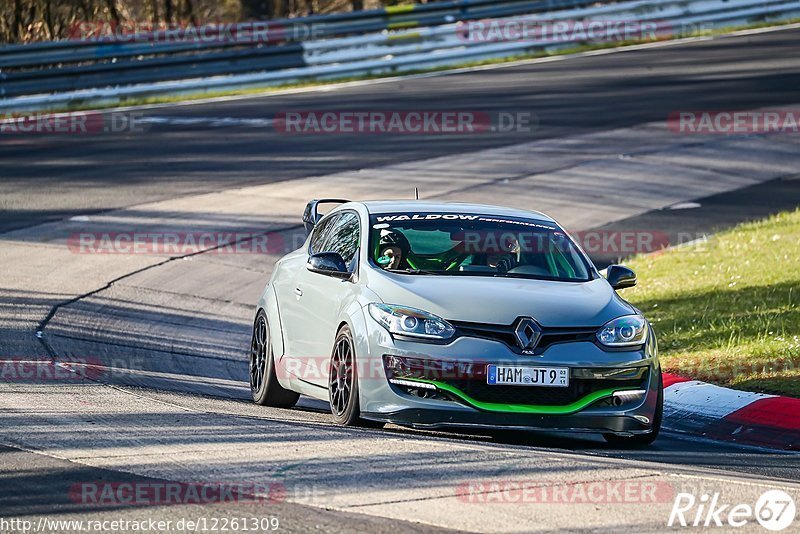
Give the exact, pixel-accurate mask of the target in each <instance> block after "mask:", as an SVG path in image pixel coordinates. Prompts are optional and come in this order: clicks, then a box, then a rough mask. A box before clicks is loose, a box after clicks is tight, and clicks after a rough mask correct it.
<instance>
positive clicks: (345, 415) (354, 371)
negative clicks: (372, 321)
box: [328, 325, 384, 428]
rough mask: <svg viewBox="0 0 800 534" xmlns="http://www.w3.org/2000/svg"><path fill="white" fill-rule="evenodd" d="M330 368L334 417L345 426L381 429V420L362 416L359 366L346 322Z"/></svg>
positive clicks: (335, 346) (329, 384) (329, 390)
mask: <svg viewBox="0 0 800 534" xmlns="http://www.w3.org/2000/svg"><path fill="white" fill-rule="evenodd" d="M329 365H330V367H329V369H328V371H329V373H328V399H329V401H330V404H331V413H332V414H333V419H334V421H335V422H336V424H338V425H342V426H361V427H369V428H380V427H382V426H383V425H384V423H381V422H379V421H370V420H367V419H362V418H361V409H360V407H359V398H358V397H359V395H358V393H359V389H358V366H357V365H356V352H355V344H354V343H353V335H352V334H351V333H350V327H349V326H347V325H345V326H342V328H340V329H339V332H338V333H337V334H336V340H335V341H334V342H333V351H332V352H331V360H330V364H329Z"/></svg>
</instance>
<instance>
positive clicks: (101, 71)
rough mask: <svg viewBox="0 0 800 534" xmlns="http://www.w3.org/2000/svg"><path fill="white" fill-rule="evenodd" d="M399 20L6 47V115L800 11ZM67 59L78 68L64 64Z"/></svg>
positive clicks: (733, 2)
mask: <svg viewBox="0 0 800 534" xmlns="http://www.w3.org/2000/svg"><path fill="white" fill-rule="evenodd" d="M400 8H401V9H395V10H392V8H387V9H385V10H375V11H363V12H356V13H343V14H336V15H327V16H322V15H316V16H313V17H306V18H299V19H290V20H289V23H291V24H293V25H294V26H293V28H295V30H297V29H298V28H301V27H303V28H304V31H305V32H306V34H308V32H309V29H311V30H312V32H311V33H312V34H313V35H315V37H316V38H314V39H310V40H300V41H294V40H292V38H293V36H295V35H299V33H292V32H288V33H287V32H285V33H283V34H282V35H283V36H284V41H283V42H281V43H280V44H266V45H265V44H264V43H246V44H244V45H243V44H242V43H237V42H213V43H198V42H192V43H159V41H160V40H161V39H162V37H163V36H159V35H158V34H153V35H152V37H153V40H152V42H145V43H142V42H138V41H137V42H134V43H120V42H115V41H103V42H89V41H83V42H77V43H76V42H75V41H59V42H53V43H41V44H37V45H14V46H10V47H4V48H0V97H2V98H0V108H2V109H20V110H22V109H30V107H37V106H63V105H67V104H70V103H73V102H82V101H112V102H114V101H119V100H120V99H124V98H126V97H127V98H129V97H135V96H145V95H155V94H177V93H197V92H207V91H218V90H223V89H226V88H244V87H257V86H269V85H278V84H285V83H292V82H297V81H302V80H308V79H323V80H324V79H332V78H342V77H348V76H359V75H373V74H385V73H388V72H403V71H408V70H415V69H424V68H432V67H442V66H448V65H454V64H458V63H463V62H466V61H478V60H484V59H492V58H499V57H509V56H514V55H521V54H527V53H531V52H535V51H542V50H553V49H558V48H564V47H574V46H576V45H578V44H584V43H586V42H587V41H586V40H585V39H576V40H564V39H559V40H554V39H535V38H534V39H525V40H518V41H503V40H500V41H488V42H487V41H486V40H481V39H471V38H469V37H468V36H466V34H465V31H467V29H468V28H469V26H468V25H466V26H465V24H464V23H465V21H475V20H485V19H492V21H493V22H496V23H497V24H499V25H503V24H508V23H510V22H514V23H520V24H524V23H530V24H535V23H542V22H543V21H548V22H551V23H552V22H556V21H586V20H607V21H608V20H617V21H623V20H627V21H637V22H638V23H643V22H649V23H651V24H652V26H653V27H654V28H656V31H657V33H658V34H659V35H661V36H664V35H667V34H669V35H675V34H681V33H683V32H684V31H685V29H686V28H687V27H690V28H696V27H697V25H703V27H719V26H731V25H740V24H746V23H750V22H754V21H763V20H777V19H786V18H794V17H797V16H800V0H633V1H623V2H619V3H614V4H606V5H599V6H598V5H596V4H595V3H593V2H590V1H587V0H500V1H498V0H458V1H453V2H441V3H438V4H421V5H413V6H400ZM409 13H411V14H413V17H412V18H409V17H408V14H409ZM395 15H403V16H404V17H405V18H404V19H402V20H400V19H395V18H393V17H394V16H395ZM509 16H512V17H513V18H507V17H509ZM428 17H430V18H428ZM286 22H287V21H273V22H271V23H270V25H271V26H272V27H275V25H276V24H284V23H286ZM376 24H377V26H373V25H376ZM303 25H305V26H303ZM314 28H316V29H314ZM364 28H369V29H367V30H365V29H364ZM292 31H294V30H292ZM320 35H322V36H324V37H325V38H318V37H319V36H320ZM332 36H333V37H332ZM596 37H597V36H596ZM603 37H604V36H603V35H600V38H599V39H598V40H601V41H602V40H603ZM26 47H30V48H26ZM71 47H72V48H71ZM67 55H69V56H71V57H70V61H66V60H62V59H59V58H62V57H63V56H67ZM75 63H77V64H75Z"/></svg>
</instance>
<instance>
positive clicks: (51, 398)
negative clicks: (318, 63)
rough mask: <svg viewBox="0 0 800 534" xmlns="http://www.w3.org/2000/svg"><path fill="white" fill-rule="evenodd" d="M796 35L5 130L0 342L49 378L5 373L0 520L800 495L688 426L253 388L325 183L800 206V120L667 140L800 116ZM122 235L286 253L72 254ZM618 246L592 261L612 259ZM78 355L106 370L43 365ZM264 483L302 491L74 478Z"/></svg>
mask: <svg viewBox="0 0 800 534" xmlns="http://www.w3.org/2000/svg"><path fill="white" fill-rule="evenodd" d="M798 49H800V29H786V30H782V31H773V32H765V33H757V34H749V35H742V36H735V37H734V36H729V37H723V38H715V39H705V40H697V41H693V42H687V43H680V44H669V45H660V46H654V47H649V48H645V49H639V50H630V51H624V52H617V53H610V54H607V53H603V54H592V55H584V56H581V57H573V58H566V59H559V60H554V61H548V62H536V63H528V64H523V65H516V66H506V67H503V68H494V69H486V70H477V71H475V72H465V73H460V74H451V75H436V76H420V77H410V78H403V79H397V80H389V81H385V82H381V83H370V84H363V85H356V86H352V87H344V88H337V89H332V90H324V91H305V92H296V93H292V94H281V95H273V96H267V97H252V98H246V99H238V98H237V99H230V100H225V101H218V102H208V103H195V104H190V105H172V106H162V107H156V108H152V109H143V110H137V111H136V113H141V114H142V119H143V121H144V124H146V126H147V127H146V131H144V132H132V133H117V134H85V135H55V134H53V135H32V134H29V135H22V134H20V135H11V134H3V135H2V136H0V198H1V199H2V201H1V202H0V206H2V212H0V265H1V266H2V268H1V269H2V270H1V271H0V273H2V275H1V276H0V357H2V358H5V359H8V358H14V359H22V360H25V361H31V362H36V363H34V364H33V365H35V366H38V367H40V368H41V369H42V373H41V375H37V376H40V379H39V380H36V379H33V380H27V379H12V380H0V428H2V430H0V459H2V462H0V480H2V482H3V483H2V484H0V516H6V517H9V516H25V517H30V518H37V517H39V516H41V515H42V514H49V515H51V516H53V517H59V518H82V517H83V518H98V519H118V518H138V519H142V518H162V519H169V518H176V517H201V516H202V517H222V516H241V517H244V516H247V517H251V516H254V517H262V516H265V515H268V516H274V517H278V518H279V519H280V522H281V530H288V531H297V532H301V531H303V532H305V531H308V530H310V529H312V528H320V529H326V530H328V529H329V530H331V531H334V532H338V531H341V532H347V531H353V530H358V531H375V532H384V531H387V532H388V531H397V530H400V531H434V530H438V529H444V528H453V529H457V530H473V531H513V530H521V531H552V530H557V529H562V528H563V529H569V530H581V529H592V528H596V529H598V530H601V531H602V530H609V529H622V528H626V529H632V531H642V532H644V531H662V530H665V529H666V528H667V527H666V524H667V519H668V516H669V510H670V507H671V504H672V500H671V499H665V500H663V501H660V502H659V503H657V504H656V505H654V506H650V505H647V507H645V505H643V504H630V503H628V504H622V505H620V504H617V503H607V504H604V505H596V506H595V505H586V504H583V505H563V506H553V507H546V506H543V505H541V504H535V505H530V506H528V505H525V506H519V505H516V506H515V505H511V504H495V505H492V503H486V502H477V503H473V502H469V501H465V499H464V498H460V497H459V496H458V495H457V488H461V487H463V486H464V485H465V484H469V483H471V482H476V481H485V480H492V479H497V480H503V479H504V478H506V479H507V478H517V477H522V478H523V479H525V480H530V481H533V482H535V483H536V484H539V485H547V484H552V483H554V482H553V481H557V483H558V484H564V483H584V482H592V481H598V480H600V481H604V480H619V481H631V480H648V481H653V482H654V483H656V484H662V485H664V487H669V488H672V490H673V491H674V490H675V488H691V489H692V490H698V491H699V489H702V490H703V491H706V492H711V493H713V492H720V493H721V494H723V496H724V497H727V498H729V499H730V500H731V501H733V502H750V501H754V499H756V498H757V497H758V495H759V494H760V493H761V492H763V491H764V490H765V489H770V488H773V487H774V488H782V489H784V490H785V491H788V492H791V493H792V494H793V495H795V500H797V496H800V456H799V455H798V454H795V453H783V452H775V451H767V450H761V449H755V448H750V447H743V446H739V445H736V444H735V443H728V444H726V443H720V442H714V441H711V440H704V439H700V438H694V437H689V436H684V435H681V434H678V433H676V432H671V431H669V430H666V431H665V432H663V434H662V436H661V437H659V439H658V440H657V441H656V443H655V444H654V445H653V446H652V447H650V448H647V449H643V450H632V451H625V450H617V449H614V448H612V447H610V446H607V445H605V444H604V442H602V440H601V439H599V438H592V437H581V438H579V437H575V436H565V435H534V434H532V435H522V436H514V437H507V436H492V435H486V434H481V433H477V434H457V433H446V432H432V431H424V430H410V429H403V428H400V427H394V426H389V427H387V429H385V430H382V431H376V430H362V429H343V428H338V427H335V426H333V425H332V423H331V420H330V417H329V415H328V413H327V406H326V405H325V404H324V403H319V402H315V401H310V400H307V399H303V400H302V401H301V403H300V405H299V406H298V407H297V408H295V409H292V410H280V409H267V408H260V407H257V406H255V405H253V404H252V403H250V402H248V395H249V392H248V389H247V383H246V380H247V363H246V358H247V349H248V346H249V342H250V328H251V321H252V318H253V312H254V305H255V302H256V301H257V298H258V295H259V292H260V291H261V289H262V287H263V285H264V283H265V281H266V280H267V278H268V276H269V273H270V272H271V270H272V264H273V262H274V261H275V260H276V259H277V258H278V257H279V256H280V255H281V254H282V253H283V251H284V250H286V249H290V248H291V245H292V244H296V243H298V240H300V239H302V232H301V230H300V228H299V224H300V214H301V210H302V206H303V205H304V203H305V201H306V200H308V199H309V198H312V196H326V195H327V196H342V195H344V196H348V195H351V196H352V197H354V198H367V197H372V198H376V197H387V198H400V197H405V198H408V197H409V196H411V195H412V194H413V188H414V187H415V186H417V187H419V188H420V191H421V196H422V197H424V198H437V199H444V200H469V201H474V200H483V201H486V202H493V203H499V204H509V205H518V206H527V207H530V208H533V209H542V210H543V211H546V212H548V213H551V214H553V215H555V216H556V217H557V218H558V219H559V220H560V221H561V222H562V223H564V224H565V225H566V226H567V227H568V228H570V229H575V230H589V229H597V230H602V231H626V230H632V231H642V230H647V231H651V232H655V231H658V232H660V233H661V234H664V235H669V236H670V237H671V238H672V237H673V236H676V235H684V236H685V235H697V236H699V235H701V234H703V233H707V232H713V231H714V230H715V229H718V228H722V227H726V226H730V225H733V224H736V223H738V222H740V221H743V220H748V219H754V218H760V217H763V216H765V215H768V214H769V213H773V212H776V211H780V210H783V209H790V208H793V207H795V206H798V205H800V179H798V178H797V176H798V174H800V171H798V170H797V169H798V168H800V167H799V166H798V164H799V163H800V140H799V139H797V137H798V136H775V137H771V138H765V137H763V136H761V137H760V136H748V135H740V136H685V135H684V136H682V135H677V134H675V133H674V132H671V131H669V130H668V129H667V128H666V118H667V116H668V115H669V114H670V113H673V112H675V111H680V110H740V109H756V108H787V109H794V108H796V107H797V106H799V105H800V92H798V87H800V56H798V54H797V50H798ZM291 110H295V111H303V110H306V111H307V110H318V111H328V110H334V111H359V110H361V111H369V110H377V111H392V110H465V111H479V112H485V113H488V114H490V115H491V114H496V113H499V112H521V111H524V112H532V113H534V114H535V116H536V117H537V119H538V123H537V126H536V128H534V129H533V131H524V132H520V131H515V132H490V133H485V134H482V135H388V134H386V135H325V134H320V135H286V134H283V133H281V132H279V131H276V129H275V128H273V127H271V126H270V124H271V122H270V121H271V119H272V118H273V117H275V115H276V114H278V113H281V112H285V111H291ZM687 202H691V203H692V204H691V205H686V203H687ZM671 208H673V209H671ZM680 208H686V209H680ZM126 231H127V232H131V231H149V232H178V233H186V232H198V231H212V232H237V231H239V232H262V233H267V235H268V236H269V238H270V240H272V241H271V243H279V244H280V246H278V247H276V248H273V249H270V251H269V254H266V255H264V254H224V253H218V252H214V251H210V252H205V253H200V254H172V255H170V254H162V253H156V254H127V253H126V254H91V253H81V252H80V251H78V252H76V250H75V248H74V247H73V246H70V243H71V242H72V241H71V239H72V238H73V237H74V236H75V235H76V234H77V233H80V232H126ZM617 252H618V251H616V250H611V251H609V250H601V251H597V252H596V253H595V254H593V255H594V256H595V258H596V259H597V260H598V263H608V262H609V261H612V260H613V259H614V257H615V256H618V255H624V254H623V253H622V252H620V253H619V254H617ZM37 332H38V333H39V334H37ZM70 358H85V359H87V360H88V361H89V362H90V363H91V365H92V366H93V367H92V369H94V371H95V372H93V373H90V375H89V377H88V379H83V378H75V377H74V376H70V377H68V378H64V376H63V375H60V374H58V373H56V375H58V376H56V378H53V376H55V375H53V374H52V373H50V372H49V371H47V370H48V369H51V370H52V369H62V367H60V364H63V362H65V361H68V360H69V359H70ZM41 377H44V378H41ZM666 426H667V427H669V421H667V422H666ZM264 480H268V481H270V482H275V481H277V482H279V483H280V484H281V485H282V488H284V490H285V491H286V498H282V499H277V500H276V502H269V503H267V504H266V505H264V504H263V503H262V504H261V506H262V507H261V508H254V507H253V505H252V504H248V503H236V504H229V503H214V504H198V505H184V506H179V507H175V506H108V505H105V506H103V505H100V506H97V505H92V504H91V503H86V502H85V501H81V500H80V499H78V500H76V499H75V498H73V497H74V494H73V488H74V487H75V485H76V484H78V485H80V484H85V483H87V482H90V483H94V481H112V482H125V483H140V482H143V483H151V482H153V481H180V482H187V483H189V482H209V481H216V482H219V481H225V482H231V483H232V482H241V483H252V482H253V481H264ZM687 491H688V489H687ZM670 495H672V494H670ZM737 499H739V500H737ZM799 502H800V501H799ZM265 506H266V507H265ZM755 528H758V527H757V526H756V527H755ZM0 530H1V529H0Z"/></svg>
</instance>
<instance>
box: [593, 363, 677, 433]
mask: <svg viewBox="0 0 800 534" xmlns="http://www.w3.org/2000/svg"><path fill="white" fill-rule="evenodd" d="M656 402H657V404H656V413H655V415H653V429H652V430H651V431H650V432H648V433H647V434H636V435H634V436H619V435H617V434H603V438H604V439H605V440H606V443H608V444H609V445H615V446H619V447H626V448H627V447H630V448H635V447H646V446H647V445H650V444H651V443H653V442H654V441H655V440H656V438H657V437H658V433H659V432H660V431H661V420H662V418H663V417H664V379H663V377H662V376H661V371H659V373H658V400H657V401H656Z"/></svg>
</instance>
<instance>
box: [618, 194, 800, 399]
mask: <svg viewBox="0 0 800 534" xmlns="http://www.w3.org/2000/svg"><path fill="white" fill-rule="evenodd" d="M628 265H630V267H631V268H633V269H634V270H636V271H637V274H638V277H639V286H638V287H636V288H633V289H629V290H626V291H625V292H624V293H623V296H624V297H625V298H626V299H628V300H630V301H631V302H632V303H633V304H635V305H636V306H638V307H639V308H641V309H642V311H643V312H644V313H645V314H646V315H647V317H648V318H649V319H650V320H651V321H652V322H653V325H654V328H655V329H656V333H657V335H658V338H659V349H660V351H661V362H662V365H663V367H664V369H665V370H666V371H668V372H673V373H677V374H682V375H684V376H689V377H692V378H697V379H699V380H705V381H707V382H712V383H716V384H719V385H723V386H727V387H733V388H736V389H742V390H747V391H759V392H766V393H776V394H783V395H791V396H794V397H800V209H798V210H797V211H794V212H786V213H781V214H779V215H776V216H773V217H771V218H769V219H767V220H764V221H760V222H755V223H747V224H743V225H740V226H737V227H735V228H733V229H731V230H728V231H725V232H722V233H719V234H717V235H715V236H713V237H710V238H709V240H708V241H707V242H704V243H701V244H698V245H687V246H684V247H677V248H673V249H668V250H666V251H664V252H662V253H657V254H653V255H645V256H639V257H636V258H633V259H632V260H631V261H629V262H628Z"/></svg>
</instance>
